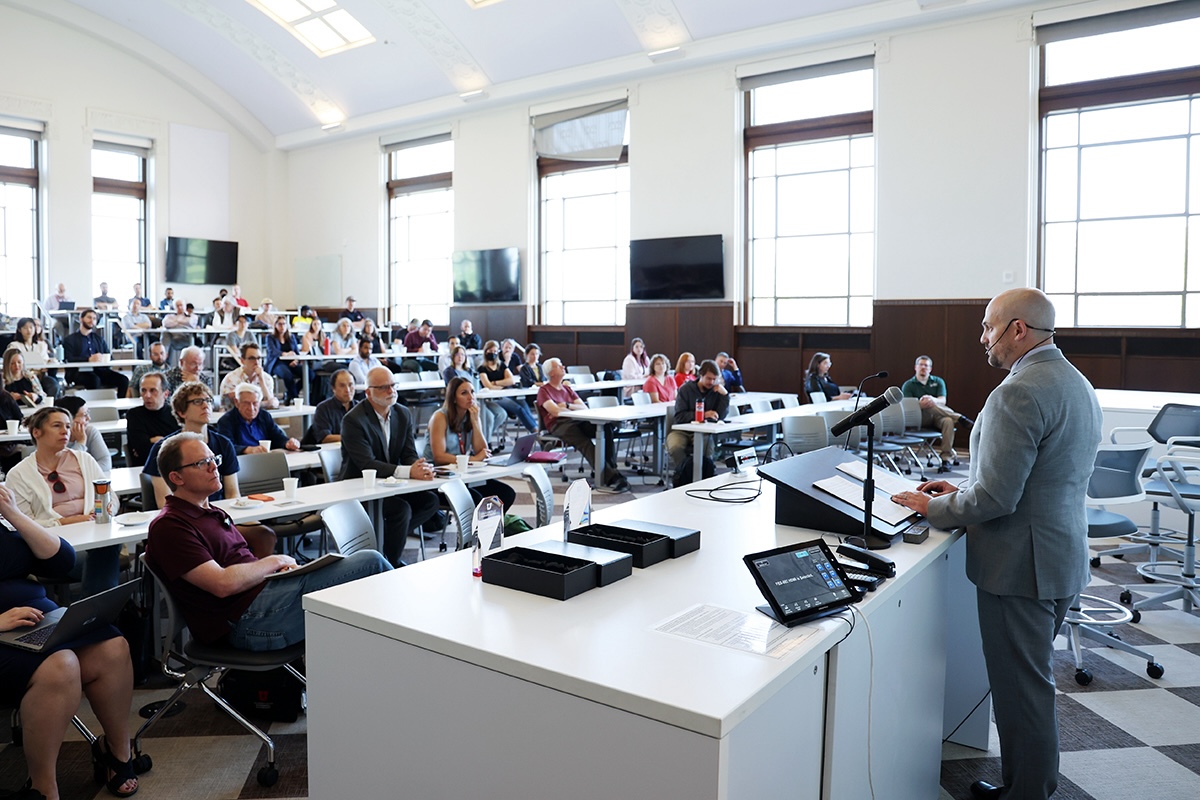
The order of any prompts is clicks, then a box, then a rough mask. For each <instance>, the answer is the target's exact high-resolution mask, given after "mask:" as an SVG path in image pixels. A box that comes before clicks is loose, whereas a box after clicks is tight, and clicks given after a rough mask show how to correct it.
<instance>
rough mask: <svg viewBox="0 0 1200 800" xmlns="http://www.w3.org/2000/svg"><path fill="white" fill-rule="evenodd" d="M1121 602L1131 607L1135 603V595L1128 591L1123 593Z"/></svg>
mask: <svg viewBox="0 0 1200 800" xmlns="http://www.w3.org/2000/svg"><path fill="white" fill-rule="evenodd" d="M1121 602H1122V603H1124V604H1125V605H1129V604H1130V603H1132V602H1133V594H1132V593H1131V592H1130V591H1129V590H1128V589H1126V590H1125V591H1123V592H1121Z"/></svg>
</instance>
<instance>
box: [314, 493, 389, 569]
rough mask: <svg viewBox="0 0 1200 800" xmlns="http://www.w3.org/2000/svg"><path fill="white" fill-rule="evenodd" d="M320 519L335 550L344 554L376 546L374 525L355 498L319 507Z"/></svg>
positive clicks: (347, 554)
mask: <svg viewBox="0 0 1200 800" xmlns="http://www.w3.org/2000/svg"><path fill="white" fill-rule="evenodd" d="M321 520H322V521H323V522H324V523H325V530H327V531H328V532H329V538H330V539H332V540H333V546H334V548H335V549H336V552H338V553H341V554H342V555H344V556H349V555H353V554H355V553H357V552H358V551H359V550H373V549H375V547H376V544H377V543H376V536H375V525H374V524H373V523H372V522H371V516H370V515H369V514H368V513H367V510H366V509H365V508H363V506H362V503H360V502H358V501H357V500H343V501H342V502H340V503H334V504H333V505H331V506H329V507H328V508H323V509H321Z"/></svg>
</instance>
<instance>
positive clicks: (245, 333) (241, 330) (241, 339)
mask: <svg viewBox="0 0 1200 800" xmlns="http://www.w3.org/2000/svg"><path fill="white" fill-rule="evenodd" d="M248 344H254V345H257V344H258V337H257V336H256V335H255V333H254V331H252V330H250V320H249V319H247V317H246V315H245V314H239V315H238V318H237V319H236V320H234V323H233V330H231V331H230V332H229V333H227V334H225V351H226V353H227V354H228V356H229V357H228V358H227V359H226V362H227V363H229V364H235V365H241V363H242V347H243V346H245V345H248ZM234 368H235V369H236V367H234ZM222 382H223V381H222ZM239 383H240V381H239Z"/></svg>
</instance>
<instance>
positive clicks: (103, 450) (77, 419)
mask: <svg viewBox="0 0 1200 800" xmlns="http://www.w3.org/2000/svg"><path fill="white" fill-rule="evenodd" d="M55 405H57V406H58V407H59V408H64V409H66V410H67V413H69V414H70V415H71V440H70V441H69V442H68V443H67V447H69V448H71V449H72V450H79V451H81V452H85V453H87V454H88V455H90V456H91V457H92V458H94V459H96V463H97V464H99V465H100V471H101V472H103V473H104V474H105V475H107V474H109V473H111V472H112V453H110V452H108V445H107V444H105V443H104V437H103V436H102V435H101V434H100V431H98V430H96V426H95V425H93V424H92V415H91V414H89V413H88V408H87V401H86V400H84V399H83V398H82V397H76V396H75V395H67V396H66V397H60V398H59V399H58V402H57V403H56V404H55Z"/></svg>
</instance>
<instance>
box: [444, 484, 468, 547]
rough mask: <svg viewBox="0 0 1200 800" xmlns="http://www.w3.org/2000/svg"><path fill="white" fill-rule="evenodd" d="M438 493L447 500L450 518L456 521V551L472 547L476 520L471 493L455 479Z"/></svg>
mask: <svg viewBox="0 0 1200 800" xmlns="http://www.w3.org/2000/svg"><path fill="white" fill-rule="evenodd" d="M438 491H439V492H441V493H442V496H443V497H445V498H446V502H447V503H448V504H449V505H450V516H451V517H452V518H453V520H454V527H455V528H456V529H457V530H458V537H457V542H456V543H455V548H454V549H455V550H463V549H466V548H468V547H471V546H472V544H473V542H472V538H471V537H472V535H473V533H472V524H473V523H474V520H475V501H474V500H472V499H471V493H470V492H469V491H467V485H466V484H465V483H463V482H462V481H461V480H459V479H457V478H455V479H454V480H452V481H447V482H446V483H443V484H442V485H441V486H439V487H438Z"/></svg>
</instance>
